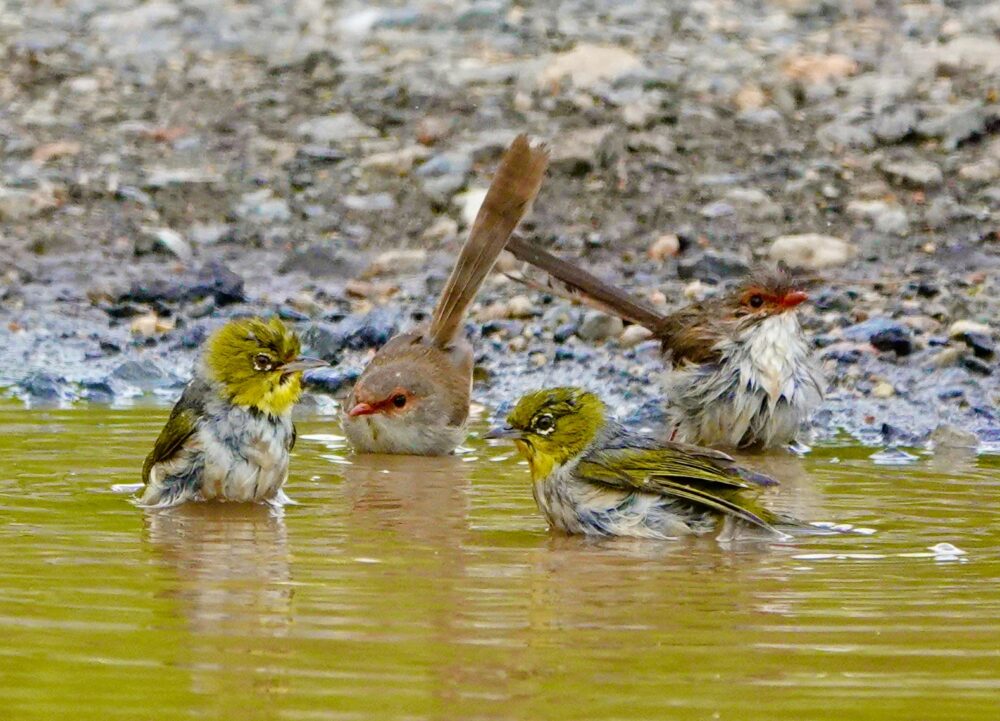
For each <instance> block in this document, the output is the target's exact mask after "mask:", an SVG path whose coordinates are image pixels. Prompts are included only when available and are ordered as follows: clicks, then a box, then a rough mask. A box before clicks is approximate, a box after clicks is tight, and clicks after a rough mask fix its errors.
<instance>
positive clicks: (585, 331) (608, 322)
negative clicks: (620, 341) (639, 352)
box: [576, 310, 624, 343]
mask: <svg viewBox="0 0 1000 721" xmlns="http://www.w3.org/2000/svg"><path fill="white" fill-rule="evenodd" d="M623 327H624V324H623V323H622V319H621V318H619V317H617V316H613V315H608V314H607V313H602V312H600V311H597V310H591V311H587V313H585V314H584V316H583V322H582V323H581V324H580V328H579V329H578V330H577V332H576V334H577V335H578V336H579V337H580V338H582V339H583V340H586V341H590V342H592V343H596V342H599V341H603V340H607V339H608V338H614V337H617V336H620V335H621V333H622V330H623Z"/></svg>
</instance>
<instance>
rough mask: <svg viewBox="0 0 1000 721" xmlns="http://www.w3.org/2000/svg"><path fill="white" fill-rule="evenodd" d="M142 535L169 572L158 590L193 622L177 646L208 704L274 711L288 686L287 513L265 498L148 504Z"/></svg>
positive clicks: (260, 713) (247, 712)
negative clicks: (285, 663)
mask: <svg viewBox="0 0 1000 721" xmlns="http://www.w3.org/2000/svg"><path fill="white" fill-rule="evenodd" d="M145 523H146V526H145V531H146V535H145V540H146V541H147V542H148V544H149V545H150V546H151V547H152V551H153V554H154V556H155V557H156V558H157V559H158V561H159V562H160V563H161V564H162V566H163V567H165V568H166V569H167V570H168V571H169V572H170V573H169V575H170V577H171V578H172V581H171V582H169V583H167V584H165V586H164V590H163V591H162V595H163V596H166V597H168V598H171V599H173V600H174V601H175V603H176V606H175V609H176V611H175V612H176V614H177V615H178V616H180V617H182V618H183V619H184V620H185V622H186V625H187V626H188V628H189V630H190V636H189V639H190V642H189V644H187V645H186V646H184V647H183V648H176V649H174V650H173V651H174V654H176V658H175V662H176V663H177V664H178V665H180V666H182V667H184V668H187V669H188V670H189V671H190V672H191V676H190V678H191V690H192V691H193V692H194V693H196V694H198V695H199V696H201V697H203V698H204V699H205V700H206V703H207V704H208V706H209V707H213V708H214V707H217V708H218V709H219V710H220V711H221V710H225V711H227V712H231V711H232V710H233V709H240V710H241V712H242V717H243V718H260V719H269V718H273V717H274V708H273V702H274V700H275V698H276V697H278V696H280V695H281V694H282V693H283V692H284V691H286V690H287V689H286V686H287V684H286V682H285V681H284V676H283V673H282V671H281V668H280V666H281V660H282V659H283V658H284V657H286V656H287V655H288V654H289V653H290V648H289V647H288V646H287V645H286V637H287V636H288V633H289V630H290V628H291V626H292V601H293V598H294V590H293V585H292V582H291V580H292V576H291V562H290V558H291V554H290V551H289V548H288V534H287V530H286V528H285V519H284V514H283V512H282V511H281V510H275V509H272V508H270V507H268V506H264V505H256V504H236V503H189V504H186V505H184V506H180V507H177V508H171V509H163V510H155V511H149V512H147V513H146V517H145Z"/></svg>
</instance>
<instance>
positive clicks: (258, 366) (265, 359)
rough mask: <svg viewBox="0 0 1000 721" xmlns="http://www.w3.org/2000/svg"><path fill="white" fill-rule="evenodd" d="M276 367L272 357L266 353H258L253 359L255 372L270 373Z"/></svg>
mask: <svg viewBox="0 0 1000 721" xmlns="http://www.w3.org/2000/svg"><path fill="white" fill-rule="evenodd" d="M273 367H274V364H273V362H272V361H271V357H270V356H269V355H267V354H265V353H258V354H257V355H255V356H254V357H253V369H254V370H255V371H269V370H271V368H273Z"/></svg>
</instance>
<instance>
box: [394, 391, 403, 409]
mask: <svg viewBox="0 0 1000 721" xmlns="http://www.w3.org/2000/svg"><path fill="white" fill-rule="evenodd" d="M392 404H393V405H394V406H396V408H402V407H403V406H405V405H406V396H404V395H403V394H402V393H397V394H396V395H394V396H393V397H392Z"/></svg>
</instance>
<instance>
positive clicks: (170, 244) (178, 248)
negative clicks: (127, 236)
mask: <svg viewBox="0 0 1000 721" xmlns="http://www.w3.org/2000/svg"><path fill="white" fill-rule="evenodd" d="M141 230H142V233H143V235H144V236H145V237H146V239H147V241H148V242H146V243H138V242H137V243H136V254H137V255H141V253H140V249H141V248H146V247H149V246H150V244H152V245H154V246H160V247H162V248H165V249H166V250H168V251H170V252H171V253H173V254H174V255H175V256H177V257H178V258H179V259H180V260H183V261H188V260H191V258H192V257H193V255H194V251H193V250H192V249H191V245H190V244H189V243H188V242H187V241H186V240H184V236H183V235H181V234H180V233H178V232H177V231H176V230H172V229H170V228H150V227H149V226H143V227H142V229H141Z"/></svg>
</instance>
